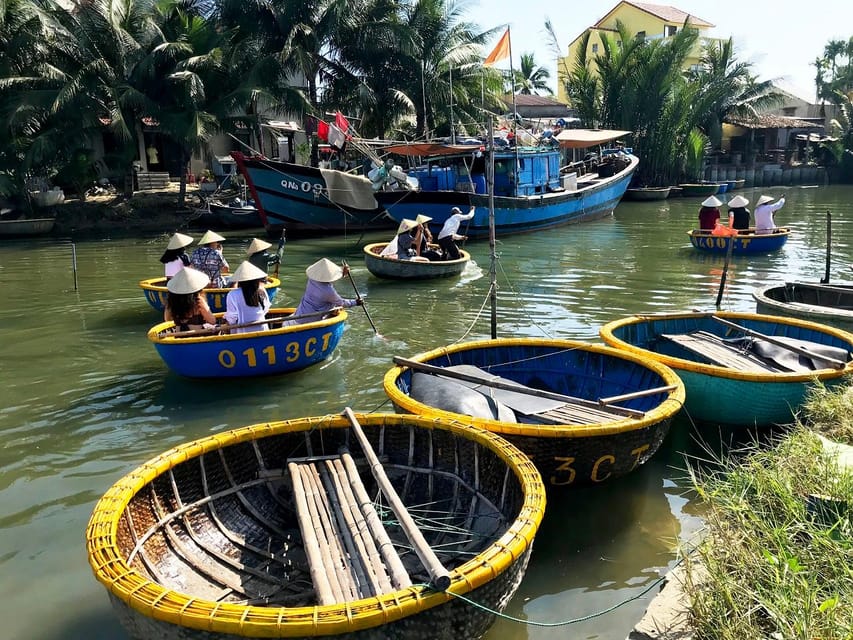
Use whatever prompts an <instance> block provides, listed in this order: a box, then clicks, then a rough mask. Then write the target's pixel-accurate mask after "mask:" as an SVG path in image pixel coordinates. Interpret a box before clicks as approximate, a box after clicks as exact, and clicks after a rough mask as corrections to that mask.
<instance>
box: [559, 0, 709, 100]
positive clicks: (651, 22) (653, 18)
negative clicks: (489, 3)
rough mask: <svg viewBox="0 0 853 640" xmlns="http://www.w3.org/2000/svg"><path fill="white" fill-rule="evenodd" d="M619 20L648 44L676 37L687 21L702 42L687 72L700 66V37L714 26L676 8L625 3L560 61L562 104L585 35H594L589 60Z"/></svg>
mask: <svg viewBox="0 0 853 640" xmlns="http://www.w3.org/2000/svg"><path fill="white" fill-rule="evenodd" d="M617 20H618V21H621V22H622V23H623V24H625V25H626V26H627V27H628V29H630V31H631V32H632V33H635V34H637V35H638V36H642V37H645V38H646V39H649V40H651V39H656V38H669V37H672V36H674V35H675V34H676V33H677V32H678V30H679V29H681V28H682V27H683V26H684V21H685V20H687V24H689V25H690V26H692V27H694V28H696V29H698V30H699V34H700V40H699V42H697V43H696V46H695V48H694V51H693V52H692V53H691V55H690V57H689V58H688V59H687V61H686V63H685V68H690V67H691V66H693V65H696V64H698V63H699V58H700V56H701V54H702V42H703V39H702V37H701V36H703V35H705V32H706V31H708V30H709V29H711V28H713V26H714V25H713V24H711V23H710V22H707V21H705V20H702V19H701V18H697V17H696V16H692V15H690V14H688V13H686V12H684V11H682V10H681V9H676V8H675V7H670V6H667V5H659V4H648V3H646V2H628V1H627V0H622V2H620V3H619V4H617V5H616V6H615V7H613V8H612V9H611V10H610V11H608V12H607V14H606V15H605V16H604V17H603V18H601V20H599V21H598V22H596V23H595V24H594V25H592V26H591V27H589V28H588V29H587V30H586V31H584V32H583V33H581V34H579V35H578V37H576V38H575V39H574V40H572V42H571V43H570V44H569V50H568V55H567V56H566V57H565V58H559V59H558V60H557V75H558V76H559V77H560V81H559V82H558V83H557V97H558V99H559V100H561V101H563V102H567V101H568V99H567V96H566V91H565V89H564V87H563V82H562V77H563V76H565V75H566V74H567V73H571V71H572V67H573V66H574V64H575V59H576V57H577V51H578V47H579V46H580V43H581V40H582V38H583V35H584V33H586V32H590V33H591V35H590V37H589V42H588V43H587V51H586V55H587V57H588V58H592V57H593V56H595V55H597V54H598V53H599V52H600V51H601V38H602V37H603V36H604V35H605V34H609V35H611V36H612V35H613V34H615V33H616V22H617ZM592 70H593V73H595V65H593V68H592Z"/></svg>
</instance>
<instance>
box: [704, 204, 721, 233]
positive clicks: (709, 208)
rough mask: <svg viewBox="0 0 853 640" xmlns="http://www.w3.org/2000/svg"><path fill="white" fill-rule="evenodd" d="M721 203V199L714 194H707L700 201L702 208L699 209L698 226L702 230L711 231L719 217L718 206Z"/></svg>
mask: <svg viewBox="0 0 853 640" xmlns="http://www.w3.org/2000/svg"><path fill="white" fill-rule="evenodd" d="M722 205H723V202H722V200H720V199H719V198H717V197H716V196H708V197H707V198H705V200H703V201H702V208H701V209H699V228H700V229H702V230H703V231H712V230H713V229H714V227H715V226H716V224H717V220H719V219H720V207H721V206H722Z"/></svg>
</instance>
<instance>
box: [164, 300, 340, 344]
mask: <svg viewBox="0 0 853 640" xmlns="http://www.w3.org/2000/svg"><path fill="white" fill-rule="evenodd" d="M341 309H342V307H332V308H331V309H327V310H326V311H313V312H311V313H301V314H299V315H298V316H285V315H282V316H278V317H272V318H265V319H264V320H254V321H253V322H242V323H240V324H220V325H217V327H216V328H215V329H193V330H192V331H178V332H176V333H174V334H170V335H174V336H177V337H180V338H189V337H193V336H215V335H218V334H220V333H222V332H223V331H230V330H231V329H244V328H246V327H258V326H260V325H263V324H268V323H270V322H282V321H284V320H303V319H305V318H316V317H317V316H323V315H326V314H327V313H334V312H336V311H340V310H341Z"/></svg>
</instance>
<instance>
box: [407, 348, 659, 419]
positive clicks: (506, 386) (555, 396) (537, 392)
mask: <svg viewBox="0 0 853 640" xmlns="http://www.w3.org/2000/svg"><path fill="white" fill-rule="evenodd" d="M394 364H398V365H400V366H401V367H408V368H409V369H413V370H415V371H421V372H423V373H429V374H432V375H434V376H444V377H445V378H455V379H457V380H464V381H465V382H473V383H475V384H479V385H482V386H484V387H492V388H494V389H501V390H503V391H513V392H515V393H522V394H525V395H528V396H536V397H537V398H546V399H548V400H558V401H560V402H566V403H572V404H577V405H582V406H587V407H600V406H602V405H605V403H604V402H602V401H601V400H597V401H596V400H587V399H586V398H576V397H574V396H565V395H563V394H562V393H553V392H551V391H544V390H542V389H533V388H532V387H525V386H522V385H516V384H513V383H509V382H501V381H500V380H488V379H484V378H478V377H477V376H471V375H468V374H467V373H461V372H459V371H451V370H450V369H445V368H443V367H434V366H433V365H431V364H426V363H423V362H418V361H416V360H408V359H406V358H401V357H399V356H394ZM607 399H608V398H604V400H607ZM606 406H607V408H608V409H611V410H612V411H613V412H615V413H621V414H623V415H625V416H630V417H633V418H641V417H643V416H645V415H646V413H645V411H638V410H637V409H629V408H627V407H618V406H612V405H609V404H608V405H606Z"/></svg>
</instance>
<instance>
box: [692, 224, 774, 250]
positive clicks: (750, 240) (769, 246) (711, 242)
mask: <svg viewBox="0 0 853 640" xmlns="http://www.w3.org/2000/svg"><path fill="white" fill-rule="evenodd" d="M687 235H688V236H689V237H690V244H691V245H693V247H694V248H695V249H699V250H700V251H707V252H710V253H726V252H727V251H728V250H729V243H730V242H731V241H734V245H732V253H733V254H736V255H740V254H747V255H749V254H760V253H769V252H771V251H778V250H779V249H781V248H782V247H784V246H785V243H786V242H787V241H788V236H789V235H791V230H790V229H788V228H787V227H779V228H778V229H775V230H774V231H773V233H763V234H761V233H755V229H754V228H750V229H743V230H741V231H740V232H738V234H737V235H735V236H718V235H714V233H713V232H712V231H710V230H707V229H691V230H690V231H688V232H687Z"/></svg>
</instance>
